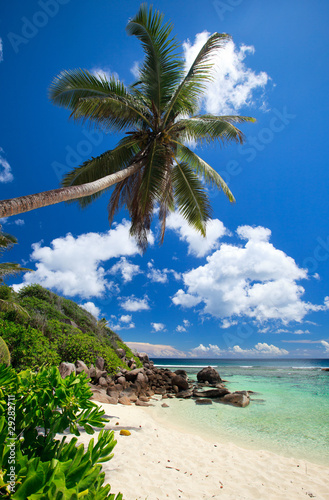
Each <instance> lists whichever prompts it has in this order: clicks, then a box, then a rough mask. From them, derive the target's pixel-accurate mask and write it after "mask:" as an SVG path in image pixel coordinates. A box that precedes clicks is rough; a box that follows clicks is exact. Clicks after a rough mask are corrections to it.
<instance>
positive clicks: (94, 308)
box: [80, 302, 101, 319]
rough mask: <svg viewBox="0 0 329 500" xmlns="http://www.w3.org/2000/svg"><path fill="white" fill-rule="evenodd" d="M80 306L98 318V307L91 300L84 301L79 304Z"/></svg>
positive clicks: (99, 311)
mask: <svg viewBox="0 0 329 500" xmlns="http://www.w3.org/2000/svg"><path fill="white" fill-rule="evenodd" d="M80 307H82V308H83V309H85V310H86V311H88V312H90V314H92V315H93V316H95V318H96V319H98V318H99V316H100V314H101V310H100V308H99V307H97V306H96V305H95V304H94V303H93V302H85V303H84V304H80Z"/></svg>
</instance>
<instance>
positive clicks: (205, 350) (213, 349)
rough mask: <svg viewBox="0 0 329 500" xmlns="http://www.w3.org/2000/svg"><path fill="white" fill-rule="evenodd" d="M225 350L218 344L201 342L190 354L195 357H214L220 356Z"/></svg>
mask: <svg viewBox="0 0 329 500" xmlns="http://www.w3.org/2000/svg"><path fill="white" fill-rule="evenodd" d="M222 353H223V351H222V350H221V349H220V348H219V347H218V345H212V344H209V346H205V345H203V344H200V345H199V346H198V347H194V348H193V349H192V350H191V352H190V354H191V356H193V357H197V356H201V357H207V358H212V357H213V356H220V355H221V354H222Z"/></svg>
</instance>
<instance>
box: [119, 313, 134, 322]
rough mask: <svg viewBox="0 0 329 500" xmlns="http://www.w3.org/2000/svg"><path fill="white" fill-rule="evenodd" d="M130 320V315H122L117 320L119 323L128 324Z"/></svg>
mask: <svg viewBox="0 0 329 500" xmlns="http://www.w3.org/2000/svg"><path fill="white" fill-rule="evenodd" d="M131 320H132V316H131V314H122V315H121V316H120V318H119V321H121V322H122V323H130V322H131Z"/></svg>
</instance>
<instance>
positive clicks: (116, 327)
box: [109, 314, 135, 332]
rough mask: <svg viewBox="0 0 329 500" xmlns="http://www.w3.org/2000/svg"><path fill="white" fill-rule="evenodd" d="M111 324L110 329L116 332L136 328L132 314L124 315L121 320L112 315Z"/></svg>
mask: <svg viewBox="0 0 329 500" xmlns="http://www.w3.org/2000/svg"><path fill="white" fill-rule="evenodd" d="M111 320H112V321H111V322H109V327H110V328H111V330H113V331H114V332H118V331H120V330H131V329H132V328H135V323H133V321H131V320H132V316H131V314H122V315H121V316H120V318H117V317H116V316H115V315H114V314H111Z"/></svg>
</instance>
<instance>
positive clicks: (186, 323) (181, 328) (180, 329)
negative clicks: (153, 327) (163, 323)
mask: <svg viewBox="0 0 329 500" xmlns="http://www.w3.org/2000/svg"><path fill="white" fill-rule="evenodd" d="M183 325H184V326H183ZM183 325H178V326H177V327H176V332H186V331H187V330H186V329H187V328H188V327H189V326H191V323H190V322H189V320H188V319H183Z"/></svg>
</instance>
